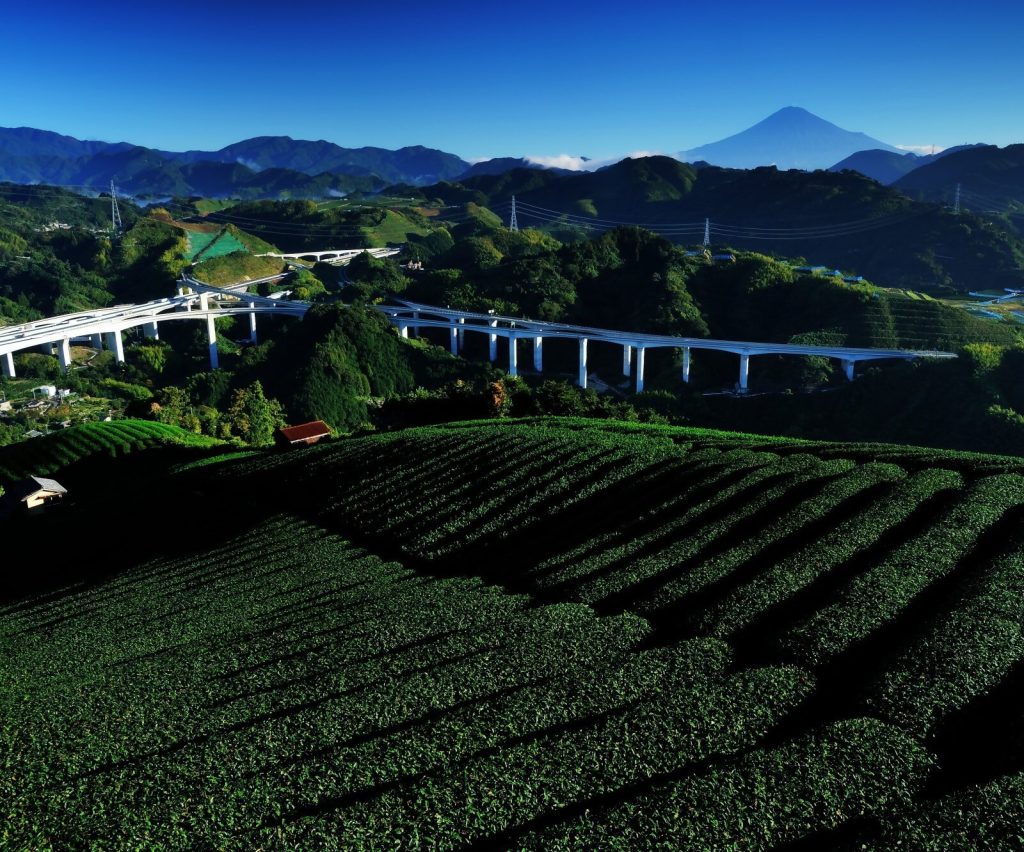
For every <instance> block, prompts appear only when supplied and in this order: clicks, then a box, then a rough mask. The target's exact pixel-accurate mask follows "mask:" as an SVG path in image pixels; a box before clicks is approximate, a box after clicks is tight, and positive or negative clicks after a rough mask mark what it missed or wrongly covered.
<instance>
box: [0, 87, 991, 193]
mask: <svg viewBox="0 0 1024 852" xmlns="http://www.w3.org/2000/svg"><path fill="white" fill-rule="evenodd" d="M973 147H979V146H962V147H960V148H953V149H948V150H947V151H943V152H940V153H938V154H934V155H931V156H918V155H916V154H910V153H906V152H903V151H900V150H899V149H897V148H895V147H893V146H892V145H888V144H887V143H885V142H880V141H879V140H877V139H873V138H871V137H870V136H867V135H865V134H863V133H854V132H851V131H848V130H844V129H843V128H841V127H838V126H836V125H835V124H832V123H831V122H829V121H826V120H824V119H822V118H819V117H818V116H816V115H813V114H812V113H810V112H808V111H807V110H805V109H802V108H800V107H792V106H791V107H785V108H783V109H780V110H779V111H777V112H775V113H773V114H772V115H770V116H768V117H767V118H766V119H764V120H763V121H760V122H758V123H757V124H755V125H754V126H753V127H750V128H748V129H747V130H744V131H743V132H741V133H737V134H735V135H734V136H730V137H728V138H726V139H722V140H719V141H717V142H712V143H709V144H707V145H702V146H700V147H698V148H694V149H692V150H689V151H681V152H679V153H678V154H677V155H676V159H679V160H682V161H685V162H690V163H693V164H695V165H696V166H698V167H701V166H704V165H712V166H719V167H726V168H739V169H750V168H757V167H761V166H767V165H774V166H776V167H777V168H778V169H780V170H787V169H802V170H816V169H832V170H833V171H841V170H844V169H851V170H855V171H858V172H860V173H861V174H864V175H866V176H868V177H870V178H873V179H875V180H877V181H878V182H879V183H883V184H886V185H888V184H894V183H896V182H897V181H902V180H903V179H904V178H905V177H906V176H907V175H910V174H912V173H915V172H917V171H918V170H920V169H922V168H924V167H926V166H929V165H931V164H934V163H936V162H937V161H938V160H940V159H942V160H944V159H946V158H947V157H948V156H950V155H952V154H959V153H960V152H961V151H963V150H964V149H969V148H973ZM980 147H985V146H980ZM995 150H998V149H995ZM981 156H982V157H984V156H985V155H981ZM563 159H565V158H563ZM568 159H570V160H573V159H575V160H577V162H578V163H579V164H580V165H581V168H582V169H583V170H584V171H598V170H600V169H601V168H607V167H608V165H607V164H608V163H609V162H612V163H614V162H615V161H614V160H603V161H589V162H588V161H586V159H585V158H568ZM517 169H528V170H531V171H535V172H543V171H550V172H552V173H554V174H563V175H564V174H570V172H568V171H565V170H563V169H551V168H548V167H546V166H545V165H543V160H542V161H539V162H538V161H535V160H532V159H526V158H520V157H497V158H494V159H491V160H484V161H481V162H476V163H472V164H471V163H469V162H467V161H465V160H463V159H462V158H460V157H458V156H456V155H455V154H451V153H448V152H445V151H440V150H437V149H434V148H426V147H423V146H420V145H413V146H408V147H404V148H399V149H397V150H389V149H386V148H375V147H362V148H343V147H341V146H339V145H336V144H334V143H333V142H327V141H325V140H318V141H308V140H301V139H292V138H291V137H288V136H258V137H254V138H252V139H245V140H243V141H241V142H235V143H232V144H231V145H226V146H225V147H223V148H220V149H218V150H215V151H205V150H189V151H164V150H160V149H156V148H147V147H143V146H139V145H133V144H131V143H128V142H113V143H108V142H98V141H83V140H79V139H75V138H74V137H71V136H64V135H61V134H58V133H53V132H51V131H46V130H37V129H34V128H30V127H17V128H0V181H10V182H13V183H22V184H32V183H49V184H60V185H65V186H75V187H79V188H81V189H86V190H93V191H97V192H98V191H102V190H105V189H106V188H107V187H109V185H110V182H111V181H112V180H113V181H115V182H116V184H117V186H118V188H119V191H121V192H123V193H124V194H127V195H131V196H135V197H138V198H146V197H149V198H154V197H162V196H183V195H192V196H197V195H201V196H209V197H216V198H222V197H236V198H243V199H259V198H325V197H332V196H340V195H345V194H348V193H351V192H377V191H380V190H382V189H384V188H385V187H387V186H391V185H405V186H412V187H419V186H429V185H432V184H435V183H439V182H444V181H454V180H466V179H471V178H474V177H479V176H488V175H492V176H493V175H499V174H502V173H505V172H509V171H511V170H517ZM954 182H955V181H954ZM904 185H905V186H906V187H907V188H908V189H910V190H913V192H915V193H917V195H916V196H915V197H918V196H920V197H927V198H930V199H932V200H935V196H934V193H932V194H930V195H929V194H928V192H926V191H925V189H924V188H923V187H922V186H918V185H917V184H915V183H914V182H913V181H910V182H907V183H906V184H904ZM990 189H991V187H990ZM979 191H980V190H979ZM922 193H923V194H922Z"/></svg>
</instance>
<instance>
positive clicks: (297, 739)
mask: <svg viewBox="0 0 1024 852" xmlns="http://www.w3.org/2000/svg"><path fill="white" fill-rule="evenodd" d="M844 449H847V450H849V452H848V453H845V454H844V453H843V450H844ZM134 463H135V461H134V459H133V460H132V464H134ZM172 470H174V471H175V472H174V473H172V474H170V475H169V476H167V478H166V480H165V481H163V483H162V489H164V490H165V491H166V493H164V499H165V504H163V505H170V506H184V507H185V508H186V509H195V510H199V511H195V512H191V513H189V514H188V517H189V523H190V524H203V525H204V537H201V539H197V540H196V542H195V543H194V544H191V543H190V536H188V535H182V536H180V538H179V540H175V541H173V542H169V543H168V545H167V547H170V548H171V550H172V552H167V553H164V554H163V555H161V556H159V557H157V558H154V559H150V560H148V561H146V562H144V563H143V564H141V565H140V566H138V567H137V568H135V569H134V570H131V571H128V572H126V573H120V574H116V575H115V576H112V577H109V578H107V579H106V580H96V581H94V582H93V584H92V585H91V586H89V587H76V588H70V589H66V590H64V591H63V592H61V593H58V594H56V595H51V596H48V597H40V598H38V599H36V600H33V601H22V602H19V603H16V604H14V605H11V606H8V607H6V608H0V683H3V684H5V685H9V686H5V688H0V718H3V719H4V720H5V721H4V723H3V725H2V726H0V765H3V766H4V768H5V772H4V773H0V802H5V803H6V802H10V803H11V804H9V805H7V806H6V808H7V810H6V812H5V814H4V816H5V817H6V820H5V822H4V827H3V828H2V829H0V832H3V831H6V832H7V833H6V834H0V846H4V845H7V846H14V847H47V846H70V847H85V846H90V845H94V844H101V845H102V842H103V841H110V840H111V839H115V842H113V843H111V845H114V846H116V845H124V846H143V847H149V846H161V845H162V846H170V847H189V848H195V847H197V846H198V847H214V848H335V847H359V846H366V847H387V848H393V847H400V848H406V847H419V846H427V847H441V848H455V847H459V848H465V847H476V848H524V847H525V848H574V849H579V848H607V847H627V848H651V847H655V846H668V847H671V848H686V849H689V848H694V849H704V848H707V849H719V848H743V849H769V848H775V847H779V846H785V845H787V844H797V846H798V848H805V849H818V848H844V849H851V850H852V849H862V848H915V849H918V848H920V849H934V850H946V849H960V848H992V849H1002V848H1014V847H1015V846H1017V845H1019V844H1020V842H1021V839H1020V828H1019V826H1020V825H1022V824H1024V796H1022V791H1024V728H1022V726H1021V721H1022V720H1021V713H1020V711H1019V709H1018V708H1019V694H1020V692H1021V690H1022V689H1024V639H1022V635H1024V634H1022V631H1021V624H1022V623H1024V595H1022V592H1024V532H1022V531H1021V530H1022V529H1024V526H1022V524H1021V521H1024V475H1022V474H1024V466H1022V463H1021V462H1020V461H1019V460H1016V459H1010V458H1001V457H997V456H978V455H972V454H964V453H942V452H940V451H934V450H928V451H921V450H917V449H913V448H908V449H906V450H900V449H898V448H895V447H892V446H884V447H874V448H872V446H871V445H856V446H852V445H851V446H846V445H841V444H834V443H830V444H816V443H814V442H809V441H787V440H785V439H773V438H764V437H762V436H754V435H737V434H727V433H718V432H714V431H709V430H689V429H682V428H669V427H643V426H639V425H636V424H621V423H618V424H613V423H593V422H588V421H572V420H567V419H558V420H543V419H532V420H528V421H518V422H517V421H494V422H486V423H475V424H454V425H450V426H443V427H430V428H422V429H410V430H404V431H401V432H395V433H387V434H377V435H367V436H361V437H356V438H351V439H347V440H344V441H338V442H334V443H332V444H329V445H323V446H318V447H312V448H307V449H301V450H295V451H291V452H288V453H266V454H261V453H249V454H245V455H234V454H227V455H224V456H220V457H218V458H217V463H216V464H213V465H208V466H203V465H199V464H185V465H178V466H176V467H174V468H173V469H172ZM175 489H177V490H175ZM179 494H180V495H181V496H176V495H179ZM139 499H140V500H141V499H143V498H141V497H140V498H139ZM182 501H184V502H182ZM189 501H192V502H191V503H189ZM205 506H211V507H216V512H215V514H213V515H211V516H210V517H209V520H208V521H207V519H206V516H205V514H204V512H203V511H202V509H203V508H204V507H205ZM157 514H158V513H157ZM165 517H166V515H165ZM164 524H165V519H164V518H160V517H154V520H153V529H154V530H155V531H156V534H159V533H160V532H162V526H163V525H164ZM222 524H223V525H225V526H224V527H223V528H224V529H230V530H234V531H235V532H233V533H231V535H228V534H226V533H224V534H219V535H218V534H217V530H218V529H219V528H220V525H222ZM70 546H71V545H70V544H68V547H70ZM165 549H166V548H165ZM388 559H390V560H394V561H390V562H389V561H386V560H388Z"/></svg>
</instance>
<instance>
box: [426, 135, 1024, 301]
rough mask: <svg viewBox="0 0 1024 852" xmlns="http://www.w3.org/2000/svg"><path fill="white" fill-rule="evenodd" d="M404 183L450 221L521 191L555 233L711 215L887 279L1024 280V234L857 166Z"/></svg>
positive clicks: (741, 237) (671, 226)
mask: <svg viewBox="0 0 1024 852" xmlns="http://www.w3.org/2000/svg"><path fill="white" fill-rule="evenodd" d="M964 153H965V154H967V153H970V152H964ZM953 156H959V155H951V157H950V159H952V157H953ZM943 162H945V160H942V161H940V163H936V164H935V166H929V167H924V168H922V169H921V170H920V171H921V172H925V171H927V169H929V168H935V167H937V166H939V165H940V164H941V163H943ZM916 174H917V172H914V173H912V174H911V175H910V176H908V180H909V179H910V178H913V177H914V175H916ZM408 191H409V192H410V193H415V192H418V193H419V197H420V198H422V199H423V200H424V201H428V200H430V201H433V200H435V199H436V200H440V201H442V202H443V203H444V204H446V205H452V206H453V209H451V210H448V211H446V212H445V215H447V216H450V217H451V219H452V221H460V220H461V219H463V218H464V217H463V216H462V215H461V210H459V209H458V206H459V205H465V204H467V203H475V204H478V205H483V206H488V207H491V208H493V209H495V210H500V211H501V213H502V215H503V218H505V220H506V221H507V218H508V213H509V209H508V205H509V202H510V200H511V197H512V196H513V195H514V196H515V197H516V200H517V202H518V204H519V207H518V220H519V225H520V227H538V228H543V229H546V230H550V231H552V232H554V233H556V234H559V235H565V234H576V235H577V236H579V235H581V234H588V233H589V234H593V233H600V232H602V231H605V230H608V229H610V228H612V227H615V225H616V223H636V224H643V225H644V226H645V227H649V228H651V229H652V230H657V231H661V232H663V233H664V234H665V235H666V236H668V237H670V238H671V239H672V240H674V241H676V242H679V243H683V244H691V243H699V242H700V240H701V237H702V235H703V223H704V221H705V219H709V220H710V222H711V225H712V241H713V243H714V245H715V246H717V247H723V248H724V247H732V248H742V249H749V250H756V251H762V252H766V253H771V252H775V253H778V254H781V255H785V256H789V257H792V256H794V255H801V256H803V257H806V258H807V259H808V260H809V261H810V262H811V263H812V264H824V265H826V266H829V267H830V268H832V267H839V268H841V269H849V270H854V271H855V272H856V273H857V274H860V275H864V276H866V277H868V278H870V279H871V280H872V281H875V282H877V283H880V284H884V285H887V286H894V287H910V288H916V289H929V290H936V289H938V288H944V287H947V288H951V289H953V290H959V291H965V290H968V289H979V288H982V287H989V286H999V287H1011V286H1024V272H1022V271H1021V270H1022V269H1024V243H1022V242H1021V240H1020V238H1019V236H1018V235H1015V234H1014V233H1013V232H1011V231H1008V229H1007V228H1006V227H1005V226H1004V225H1002V224H1000V223H994V222H992V221H989V219H990V217H984V216H983V217H979V216H976V215H974V214H973V213H966V212H965V213H963V214H962V215H960V216H954V215H953V214H952V212H951V211H949V210H946V209H944V208H943V207H942V206H940V205H937V204H924V203H920V202H916V201H912V200H911V199H910V198H908V197H907V196H906V195H903V194H902V193H901V192H899V191H898V190H897V189H895V188H890V187H884V186H881V185H880V184H878V183H876V182H875V181H873V180H871V179H869V178H866V177H864V176H863V175H859V174H857V173H855V172H842V173H832V172H825V171H816V172H800V171H796V170H792V171H778V170H776V169H775V168H773V167H768V168H759V169H752V170H740V169H722V168H715V167H710V166H709V167H704V168H696V167H694V166H693V165H690V164H686V163H680V162H678V161H676V160H673V159H671V158H669V157H647V158H643V159H636V160H632V159H627V160H624V161H622V162H620V163H617V164H616V165H613V166H609V167H607V168H604V169H600V170H598V171H596V172H584V173H573V174H561V173H555V172H550V171H543V170H538V169H515V170H513V171H510V172H506V173H505V174H502V175H496V176H495V175H481V176H477V177H472V178H467V179H465V180H463V181H461V182H459V183H440V184H437V185H435V186H431V187H425V188H423V189H420V190H415V189H412V188H408Z"/></svg>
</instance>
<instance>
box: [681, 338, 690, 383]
mask: <svg viewBox="0 0 1024 852" xmlns="http://www.w3.org/2000/svg"><path fill="white" fill-rule="evenodd" d="M683 381H684V382H686V383H687V384H689V383H690V347H689V346H684V347H683Z"/></svg>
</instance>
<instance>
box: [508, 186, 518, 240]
mask: <svg viewBox="0 0 1024 852" xmlns="http://www.w3.org/2000/svg"><path fill="white" fill-rule="evenodd" d="M508 229H509V230H510V231H512V232H513V233H515V232H517V231H518V230H519V223H518V222H517V221H516V197H515V196H514V195H513V196H512V217H511V218H510V219H509V220H508Z"/></svg>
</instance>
